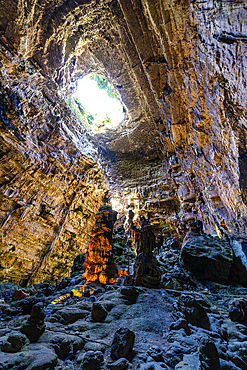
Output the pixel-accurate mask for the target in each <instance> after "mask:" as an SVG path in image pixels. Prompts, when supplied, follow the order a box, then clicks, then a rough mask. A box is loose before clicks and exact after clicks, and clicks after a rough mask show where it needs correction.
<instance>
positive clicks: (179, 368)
mask: <svg viewBox="0 0 247 370" xmlns="http://www.w3.org/2000/svg"><path fill="white" fill-rule="evenodd" d="M192 369H193V370H201V369H202V368H201V363H200V360H199V356H198V354H194V353H193V354H191V355H184V356H183V360H182V361H181V362H179V363H178V364H177V365H176V366H175V370H192Z"/></svg>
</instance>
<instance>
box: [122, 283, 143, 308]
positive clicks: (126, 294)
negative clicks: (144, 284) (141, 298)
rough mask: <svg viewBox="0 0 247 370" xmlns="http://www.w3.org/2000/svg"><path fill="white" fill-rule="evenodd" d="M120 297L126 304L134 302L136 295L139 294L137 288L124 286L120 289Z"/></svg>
mask: <svg viewBox="0 0 247 370" xmlns="http://www.w3.org/2000/svg"><path fill="white" fill-rule="evenodd" d="M120 293H121V296H120V297H121V298H122V299H123V300H124V301H125V303H126V304H134V303H136V300H137V297H138V295H139V292H138V290H137V289H136V288H135V287H134V286H124V287H122V289H121V291H120Z"/></svg>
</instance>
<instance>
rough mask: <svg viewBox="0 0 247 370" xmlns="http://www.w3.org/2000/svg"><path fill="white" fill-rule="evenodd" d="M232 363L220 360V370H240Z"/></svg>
mask: <svg viewBox="0 0 247 370" xmlns="http://www.w3.org/2000/svg"><path fill="white" fill-rule="evenodd" d="M240 369H241V368H240V367H238V366H236V365H234V363H233V362H232V361H226V360H223V359H222V358H220V370H240Z"/></svg>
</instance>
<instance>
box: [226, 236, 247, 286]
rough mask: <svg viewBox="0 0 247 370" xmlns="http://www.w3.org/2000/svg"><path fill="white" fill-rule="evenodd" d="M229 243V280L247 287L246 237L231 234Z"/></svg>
mask: <svg viewBox="0 0 247 370" xmlns="http://www.w3.org/2000/svg"><path fill="white" fill-rule="evenodd" d="M230 244H231V247H232V250H233V263H232V266H231V276H230V278H231V280H232V281H234V282H237V283H238V284H241V285H243V286H244V287H247V239H246V238H243V237H242V238H240V237H237V236H236V235H234V236H231V238H230Z"/></svg>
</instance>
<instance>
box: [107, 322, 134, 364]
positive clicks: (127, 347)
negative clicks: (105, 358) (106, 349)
mask: <svg viewBox="0 0 247 370" xmlns="http://www.w3.org/2000/svg"><path fill="white" fill-rule="evenodd" d="M134 342H135V333H134V332H133V331H131V330H129V329H127V328H120V329H118V330H117V331H116V333H115V335H114V338H113V341H112V345H111V357H112V359H113V360H118V359H119V358H121V357H125V358H128V357H129V356H130V354H131V352H132V349H133V346H134Z"/></svg>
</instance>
